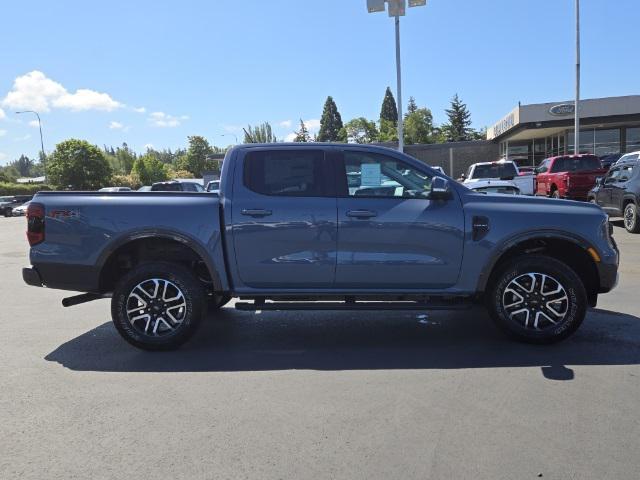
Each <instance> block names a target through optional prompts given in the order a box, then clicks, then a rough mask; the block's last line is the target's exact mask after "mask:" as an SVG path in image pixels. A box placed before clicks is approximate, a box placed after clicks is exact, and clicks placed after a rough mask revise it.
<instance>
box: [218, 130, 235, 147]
mask: <svg viewBox="0 0 640 480" xmlns="http://www.w3.org/2000/svg"><path fill="white" fill-rule="evenodd" d="M219 136H220V137H234V138H235V139H236V145H237V144H238V136H237V135H236V134H235V133H220V134H219Z"/></svg>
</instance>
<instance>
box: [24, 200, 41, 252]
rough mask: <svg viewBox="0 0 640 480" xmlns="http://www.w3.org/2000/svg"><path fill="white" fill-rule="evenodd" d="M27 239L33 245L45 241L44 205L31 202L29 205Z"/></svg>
mask: <svg viewBox="0 0 640 480" xmlns="http://www.w3.org/2000/svg"><path fill="white" fill-rule="evenodd" d="M27 239H28V240H29V245H31V246H32V247H33V246H34V245H37V244H39V243H42V242H44V205H42V204H41V203H33V202H32V203H30V204H29V206H28V207H27Z"/></svg>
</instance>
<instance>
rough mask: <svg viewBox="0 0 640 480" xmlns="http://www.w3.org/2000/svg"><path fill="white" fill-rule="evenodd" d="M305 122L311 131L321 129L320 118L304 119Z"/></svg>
mask: <svg viewBox="0 0 640 480" xmlns="http://www.w3.org/2000/svg"><path fill="white" fill-rule="evenodd" d="M303 121H304V124H305V125H306V126H307V130H309V131H310V132H311V131H315V130H320V119H318V118H311V119H309V120H303Z"/></svg>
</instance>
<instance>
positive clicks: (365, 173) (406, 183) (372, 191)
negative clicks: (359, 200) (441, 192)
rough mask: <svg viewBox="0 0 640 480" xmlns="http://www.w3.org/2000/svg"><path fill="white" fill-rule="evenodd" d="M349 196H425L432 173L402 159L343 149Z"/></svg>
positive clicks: (427, 192)
mask: <svg viewBox="0 0 640 480" xmlns="http://www.w3.org/2000/svg"><path fill="white" fill-rule="evenodd" d="M344 163H345V169H346V174H347V184H348V186H349V196H350V197H393V198H426V197H428V196H429V193H430V191H431V176H430V175H429V174H427V173H426V172H423V171H421V170H418V169H416V168H414V167H412V166H410V165H409V164H407V163H404V162H403V161H401V160H397V159H395V158H393V157H387V156H386V155H380V154H376V153H367V152H350V151H346V152H344Z"/></svg>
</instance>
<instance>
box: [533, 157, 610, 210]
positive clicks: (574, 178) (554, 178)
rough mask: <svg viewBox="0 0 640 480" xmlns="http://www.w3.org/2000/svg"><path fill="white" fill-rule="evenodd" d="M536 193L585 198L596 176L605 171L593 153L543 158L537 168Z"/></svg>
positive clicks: (594, 182) (577, 198)
mask: <svg viewBox="0 0 640 480" xmlns="http://www.w3.org/2000/svg"><path fill="white" fill-rule="evenodd" d="M537 172H538V174H537V175H536V195H544V196H546V197H554V198H568V199H572V200H587V198H588V194H589V190H591V189H592V188H593V186H594V185H595V184H596V178H597V177H601V176H603V175H604V174H605V173H607V170H606V169H603V168H602V165H601V164H600V160H599V159H598V157H596V156H595V155H584V154H582V155H563V156H559V157H551V158H547V159H545V160H543V162H542V163H541V164H540V166H539V167H538V169H537Z"/></svg>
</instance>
